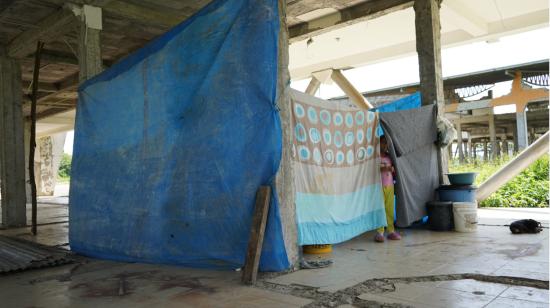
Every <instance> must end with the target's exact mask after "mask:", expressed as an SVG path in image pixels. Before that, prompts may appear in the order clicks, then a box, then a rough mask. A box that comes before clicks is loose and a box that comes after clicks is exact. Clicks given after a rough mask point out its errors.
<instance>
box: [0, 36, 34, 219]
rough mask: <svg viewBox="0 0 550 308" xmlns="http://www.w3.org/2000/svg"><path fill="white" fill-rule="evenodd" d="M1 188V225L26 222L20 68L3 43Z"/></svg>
mask: <svg viewBox="0 0 550 308" xmlns="http://www.w3.org/2000/svg"><path fill="white" fill-rule="evenodd" d="M0 48H1V50H0V190H1V193H2V201H1V207H2V225H3V226H4V227H19V226H25V225H26V224H27V214H26V213H27V210H26V195H25V156H24V154H25V147H24V145H23V141H24V133H23V112H22V106H21V104H22V103H21V98H22V96H23V95H22V91H21V89H22V88H21V69H20V67H19V63H17V61H16V60H15V59H12V58H8V57H6V53H7V52H6V50H5V49H4V48H2V47H0Z"/></svg>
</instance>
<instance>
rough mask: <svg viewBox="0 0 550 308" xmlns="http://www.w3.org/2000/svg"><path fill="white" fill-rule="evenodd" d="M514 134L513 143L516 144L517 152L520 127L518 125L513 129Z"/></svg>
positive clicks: (515, 151) (516, 150) (516, 149)
mask: <svg viewBox="0 0 550 308" xmlns="http://www.w3.org/2000/svg"><path fill="white" fill-rule="evenodd" d="M516 124H517V123H516ZM512 135H513V140H512V143H513V144H514V153H517V152H518V127H517V125H514V129H512Z"/></svg>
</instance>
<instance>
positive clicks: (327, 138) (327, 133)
mask: <svg viewBox="0 0 550 308" xmlns="http://www.w3.org/2000/svg"><path fill="white" fill-rule="evenodd" d="M323 141H324V142H325V144H326V145H330V144H331V143H332V135H331V134H330V130H329V129H327V128H323Z"/></svg>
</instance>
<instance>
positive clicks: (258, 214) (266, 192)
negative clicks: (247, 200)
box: [242, 186, 271, 284]
mask: <svg viewBox="0 0 550 308" xmlns="http://www.w3.org/2000/svg"><path fill="white" fill-rule="evenodd" d="M270 199H271V187H270V186H260V188H259V189H258V192H257V193H256V205H255V206H254V214H253V215H252V226H251V228H250V238H249V240H248V249H247V253H246V260H245V263H244V267H243V276H242V281H243V283H245V284H254V283H255V282H256V278H257V276H258V267H259V265H260V256H261V254H262V246H263V243H264V234H265V226H266V224H267V213H268V212H269V201H270Z"/></svg>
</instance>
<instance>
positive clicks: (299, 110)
mask: <svg viewBox="0 0 550 308" xmlns="http://www.w3.org/2000/svg"><path fill="white" fill-rule="evenodd" d="M294 114H295V115H296V117H298V118H300V119H301V118H303V117H304V116H305V115H306V111H305V110H304V106H302V105H300V104H298V103H296V104H294Z"/></svg>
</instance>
